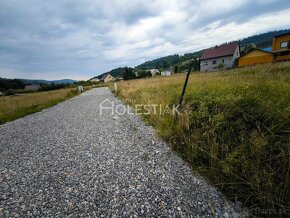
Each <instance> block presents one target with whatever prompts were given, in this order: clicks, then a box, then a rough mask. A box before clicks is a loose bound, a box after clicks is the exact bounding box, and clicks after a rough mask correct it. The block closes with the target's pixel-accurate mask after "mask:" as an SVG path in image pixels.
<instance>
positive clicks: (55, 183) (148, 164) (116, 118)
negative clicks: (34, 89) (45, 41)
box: [0, 88, 241, 217]
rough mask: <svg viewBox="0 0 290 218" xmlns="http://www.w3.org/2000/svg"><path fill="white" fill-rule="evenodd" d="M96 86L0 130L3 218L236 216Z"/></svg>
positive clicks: (150, 130)
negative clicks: (110, 106)
mask: <svg viewBox="0 0 290 218" xmlns="http://www.w3.org/2000/svg"><path fill="white" fill-rule="evenodd" d="M105 99H109V100H110V101H112V102H114V104H115V105H122V104H123V103H122V102H121V101H119V100H118V99H116V98H115V97H114V96H113V95H112V94H111V93H110V91H109V90H108V89H107V88H98V89H93V90H91V91H88V92H86V93H83V94H81V95H80V96H77V97H75V98H72V99H70V100H68V101H65V102H62V103H59V104H58V105H56V106H54V107H51V108H48V109H45V110H43V111H41V112H38V113H35V114H32V115H29V116H26V117H24V118H21V119H18V120H15V121H13V122H9V123H6V124H4V125H1V126H0V216H2V217H63V216H66V217H88V216H91V217H140V216H142V217H155V216H166V217H197V216H199V217H241V213H240V212H241V208H240V207H238V206H237V205H235V204H233V203H232V202H230V201H228V200H227V199H226V198H225V197H224V196H223V195H222V194H221V193H220V192H219V191H217V190H216V189H215V188H214V187H213V186H211V185H209V184H208V183H207V182H206V181H205V180H204V179H203V178H202V177H201V176H199V175H197V174H194V173H193V172H192V169H191V168H190V167H189V166H188V165H187V164H186V163H185V162H184V161H183V160H181V159H180V158H179V157H178V156H177V155H176V154H174V152H172V151H171V150H170V148H169V147H168V145H167V144H166V143H164V142H163V141H162V140H160V139H159V138H158V137H157V136H156V133H155V131H154V129H153V128H152V127H150V126H146V125H145V124H144V123H143V122H142V120H141V119H140V117H139V116H136V115H131V114H124V115H116V114H114V115H112V114H111V113H110V111H109V110H106V111H105V113H103V114H102V116H100V109H99V105H100V103H101V102H102V101H103V100H105Z"/></svg>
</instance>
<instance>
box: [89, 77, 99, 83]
mask: <svg viewBox="0 0 290 218" xmlns="http://www.w3.org/2000/svg"><path fill="white" fill-rule="evenodd" d="M90 81H91V82H100V79H99V78H98V77H94V78H92V79H90Z"/></svg>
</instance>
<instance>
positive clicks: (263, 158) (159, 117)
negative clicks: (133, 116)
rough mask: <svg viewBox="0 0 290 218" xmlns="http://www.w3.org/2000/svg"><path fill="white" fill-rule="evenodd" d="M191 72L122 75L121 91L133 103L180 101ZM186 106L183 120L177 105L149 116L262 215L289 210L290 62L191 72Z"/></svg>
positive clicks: (195, 165)
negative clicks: (173, 110)
mask: <svg viewBox="0 0 290 218" xmlns="http://www.w3.org/2000/svg"><path fill="white" fill-rule="evenodd" d="M184 80H185V74H176V75H173V76H170V77H160V76H159V77H153V78H147V79H140V80H129V81H121V82H118V91H117V93H116V94H117V95H118V96H119V97H120V98H121V99H123V100H124V101H125V102H127V103H128V104H130V105H132V106H133V105H136V104H162V105H176V104H177V103H178V98H179V95H180V93H181V90H182V85H183V83H184ZM111 88H113V87H111ZM181 112H182V115H180V116H179V117H178V119H177V120H175V119H174V117H175V116H174V115H173V114H171V113H164V114H153V113H151V114H144V115H142V117H143V119H144V121H145V122H147V123H148V125H152V126H153V127H154V128H155V129H156V131H157V133H158V134H159V136H160V137H162V138H163V139H164V140H165V141H167V142H168V143H169V144H170V146H171V148H172V149H173V150H174V151H175V152H176V153H177V154H179V155H180V156H181V157H182V158H183V159H185V160H186V161H187V162H188V163H189V164H190V165H191V166H192V169H193V171H195V172H196V173H199V174H201V175H203V176H204V177H205V178H207V179H208V180H209V182H210V183H212V184H213V185H215V186H216V187H218V188H219V189H220V190H221V191H222V192H223V193H225V194H226V195H227V196H228V198H229V199H232V200H238V201H241V202H243V204H244V206H246V207H249V208H252V209H263V210H264V211H266V214H263V216H264V215H266V216H267V215H269V216H271V215H272V216H275V215H279V214H280V215H281V214H282V216H283V214H284V215H285V214H287V213H290V202H289V200H290V183H289V181H290V177H289V176H290V155H289V154H290V143H289V141H290V140H289V132H290V119H289V118H290V63H279V64H269V65H257V66H254V67H249V68H242V69H233V70H228V71H221V72H214V73H199V72H192V73H191V75H190V79H189V83H188V87H187V90H186V93H185V98H184V102H183V106H182V110H181ZM265 209H267V210H268V211H269V209H270V211H271V212H272V214H267V210H265ZM255 211H258V212H257V213H259V211H260V212H261V211H262V210H255ZM259 215H261V214H259Z"/></svg>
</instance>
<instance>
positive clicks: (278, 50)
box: [272, 32, 290, 62]
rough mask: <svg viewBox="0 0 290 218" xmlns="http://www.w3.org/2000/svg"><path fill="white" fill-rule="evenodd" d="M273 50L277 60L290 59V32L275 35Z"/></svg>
mask: <svg viewBox="0 0 290 218" xmlns="http://www.w3.org/2000/svg"><path fill="white" fill-rule="evenodd" d="M272 52H273V54H274V61H275V62H276V61H286V60H290V32H289V33H284V34H281V35H277V36H275V37H274V39H273V44H272Z"/></svg>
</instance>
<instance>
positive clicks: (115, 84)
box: [114, 83, 118, 93]
mask: <svg viewBox="0 0 290 218" xmlns="http://www.w3.org/2000/svg"><path fill="white" fill-rule="evenodd" d="M114 88H115V93H117V90H118V86H117V83H114Z"/></svg>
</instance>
